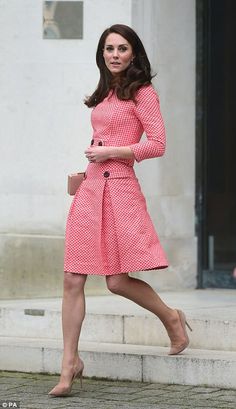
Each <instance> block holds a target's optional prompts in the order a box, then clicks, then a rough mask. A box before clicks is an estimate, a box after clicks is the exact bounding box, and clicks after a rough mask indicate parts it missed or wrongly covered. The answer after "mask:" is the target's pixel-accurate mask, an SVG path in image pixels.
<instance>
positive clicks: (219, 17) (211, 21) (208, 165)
mask: <svg viewBox="0 0 236 409" xmlns="http://www.w3.org/2000/svg"><path fill="white" fill-rule="evenodd" d="M199 4H200V3H199ZM198 7H199V5H198ZM200 12H201V13H202V14H201V18H202V20H201V29H202V30H203V31H202V34H201V45H200V44H198V47H199V46H201V47H202V54H201V56H200V58H201V67H200V68H201V75H202V76H203V78H202V80H201V86H202V87H203V89H202V94H201V102H202V105H201V108H200V110H199V111H198V113H199V112H200V111H201V112H202V115H201V118H200V120H201V121H202V123H201V129H199V128H198V132H197V137H199V135H200V132H201V138H200V139H201V143H199V140H198V141H197V155H198V154H199V149H200V150H201V153H200V158H199V156H198V157H197V164H198V165H197V166H198V167H197V173H198V171H199V167H201V170H200V176H199V173H198V175H197V184H198V187H197V195H198V196H199V194H200V197H197V215H198V216H199V215H200V217H199V218H198V219H197V220H198V223H201V226H197V227H198V240H199V286H200V287H218V288H236V125H235V123H236V122H235V121H236V52H235V39H236V25H235V18H236V2H235V1H234V0H227V1H225V0H208V1H204V0H203V2H201V10H200ZM198 13H199V9H198ZM198 16H199V14H198ZM198 29H199V27H198ZM198 35H199V33H198ZM198 53H199V49H198ZM198 68H199V67H198ZM198 74H199V71H198ZM198 85H199V83H198ZM198 102H199V101H198ZM197 110H198V108H197ZM199 131H200V132H199ZM199 184H201V186H199ZM198 212H199V213H198Z"/></svg>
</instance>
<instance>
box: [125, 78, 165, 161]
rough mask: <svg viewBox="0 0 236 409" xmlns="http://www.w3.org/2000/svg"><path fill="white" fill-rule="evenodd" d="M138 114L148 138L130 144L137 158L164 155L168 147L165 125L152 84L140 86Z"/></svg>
mask: <svg viewBox="0 0 236 409" xmlns="http://www.w3.org/2000/svg"><path fill="white" fill-rule="evenodd" d="M136 115H137V117H138V118H139V120H140V122H141V124H142V126H143V130H144V132H145V133H146V136H147V139H146V140H145V141H141V142H139V143H135V144H133V145H130V148H131V150H132V152H133V154H134V157H135V160H136V161H137V162H140V161H142V160H144V159H150V158H156V157H158V156H162V155H164V153H165V147H166V134H165V126H164V122H163V118H162V115H161V111H160V103H159V98H158V95H157V93H156V91H155V90H154V88H153V87H152V86H151V85H149V86H147V87H143V88H140V90H139V91H138V95H137V104H136Z"/></svg>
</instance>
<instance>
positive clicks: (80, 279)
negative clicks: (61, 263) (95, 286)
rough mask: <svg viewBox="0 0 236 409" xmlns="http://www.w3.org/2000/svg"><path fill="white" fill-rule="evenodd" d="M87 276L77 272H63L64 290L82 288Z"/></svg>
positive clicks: (78, 289) (79, 289)
mask: <svg viewBox="0 0 236 409" xmlns="http://www.w3.org/2000/svg"><path fill="white" fill-rule="evenodd" d="M86 279H87V276H86V275H82V274H77V273H67V272H65V273H64V290H65V291H78V292H79V291H81V290H83V289H84V285H85V282H86Z"/></svg>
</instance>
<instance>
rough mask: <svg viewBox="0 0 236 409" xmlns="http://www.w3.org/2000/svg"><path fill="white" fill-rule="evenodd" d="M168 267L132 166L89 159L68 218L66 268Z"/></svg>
mask: <svg viewBox="0 0 236 409" xmlns="http://www.w3.org/2000/svg"><path fill="white" fill-rule="evenodd" d="M167 266H168V261H167V259H166V256H165V253H164V251H163V249H162V246H161V244H160V242H159V239H158V236H157V233H156V231H155V228H154V226H153V223H152V221H151V219H150V216H149V214H148V211H147V206H146V201H145V198H144V196H143V193H142V192H141V188H140V185H139V182H138V180H137V178H136V176H135V173H134V170H133V168H132V167H127V166H124V165H122V164H121V165H120V166H119V165H117V166H116V167H115V168H113V167H112V166H107V165H104V163H103V164H90V165H89V166H88V169H87V171H86V178H85V180H84V181H83V182H82V184H81V185H80V187H79V189H78V190H77V192H76V194H75V196H74V198H73V201H72V204H71V207H70V210H69V214H68V218H67V224H66V237H65V259H64V271H65V272H72V273H79V274H88V275H91V274H96V275H112V274H120V273H128V272H136V271H143V270H152V269H159V268H165V267H167Z"/></svg>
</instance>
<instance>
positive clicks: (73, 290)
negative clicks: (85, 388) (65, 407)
mask: <svg viewBox="0 0 236 409" xmlns="http://www.w3.org/2000/svg"><path fill="white" fill-rule="evenodd" d="M86 278H87V276H86V275H82V274H73V273H64V291H63V301H62V331H63V344H64V349H63V359H62V368H61V377H60V381H59V383H58V385H56V386H55V388H53V390H52V391H51V392H54V393H55V394H57V393H60V391H61V390H63V389H65V388H67V387H68V386H69V385H70V383H71V380H72V377H73V374H74V372H75V371H76V369H77V370H78V369H79V367H81V368H82V366H83V363H82V361H81V360H80V358H79V355H78V342H79V336H80V331H81V327H82V323H83V320H84V317H85V296H84V285H85V282H86ZM52 394H53V393H52Z"/></svg>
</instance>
